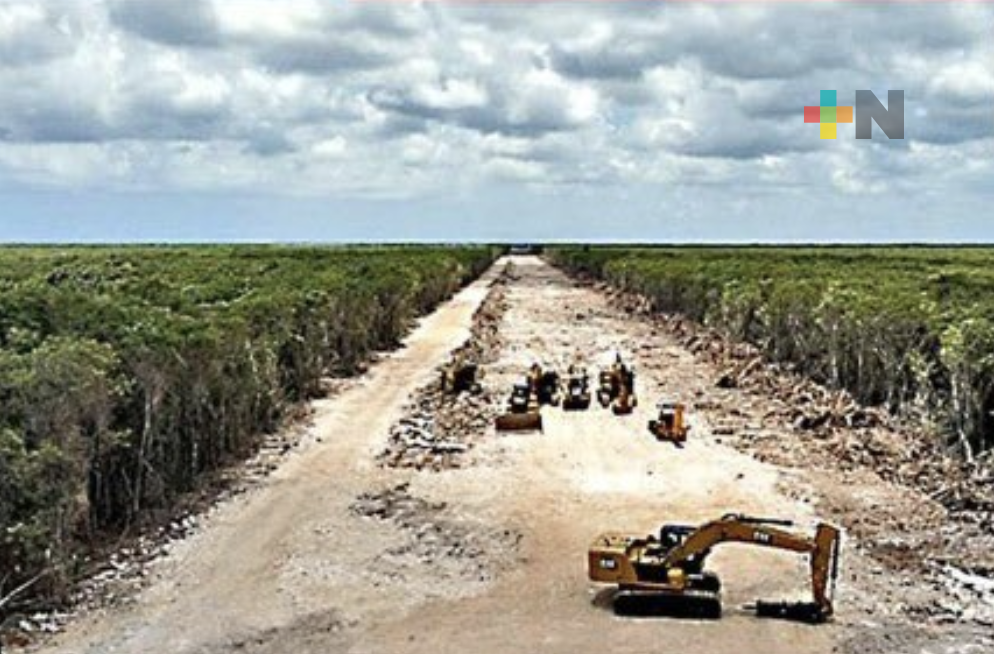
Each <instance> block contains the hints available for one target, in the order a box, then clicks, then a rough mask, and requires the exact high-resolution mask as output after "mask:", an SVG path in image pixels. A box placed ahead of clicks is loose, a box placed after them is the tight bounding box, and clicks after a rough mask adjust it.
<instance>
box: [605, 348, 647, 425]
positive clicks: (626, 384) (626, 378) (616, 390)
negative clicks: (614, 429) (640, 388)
mask: <svg viewBox="0 0 994 654" xmlns="http://www.w3.org/2000/svg"><path fill="white" fill-rule="evenodd" d="M597 401H598V402H600V404H601V406H602V407H604V408H605V409H606V408H607V407H609V406H610V407H611V411H613V412H614V414H615V415H627V414H629V413H631V412H632V410H633V409H634V408H635V407H636V406H638V397H637V396H636V395H635V371H634V370H633V369H632V368H631V367H629V366H627V365H625V363H624V361H622V360H621V355H620V354H619V355H617V357H616V358H615V361H614V364H612V366H611V367H610V368H607V369H605V370H602V371H601V373H600V375H599V377H598V389H597Z"/></svg>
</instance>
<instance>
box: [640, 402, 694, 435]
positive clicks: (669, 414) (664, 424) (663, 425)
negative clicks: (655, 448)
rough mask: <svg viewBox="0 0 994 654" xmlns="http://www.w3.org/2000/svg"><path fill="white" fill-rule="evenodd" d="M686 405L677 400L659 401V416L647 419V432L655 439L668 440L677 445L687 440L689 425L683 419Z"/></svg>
mask: <svg viewBox="0 0 994 654" xmlns="http://www.w3.org/2000/svg"><path fill="white" fill-rule="evenodd" d="M685 411H686V407H685V406H684V405H683V404H680V403H679V402H660V403H659V417H658V418H657V419H656V420H650V421H649V433H650V434H652V435H653V436H655V437H656V440H660V441H669V442H670V443H673V444H674V445H677V446H682V445H683V444H684V443H686V442H687V432H689V431H690V426H689V425H687V423H686V422H685V421H684V412H685Z"/></svg>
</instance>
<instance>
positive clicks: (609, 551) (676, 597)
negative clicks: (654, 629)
mask: <svg viewBox="0 0 994 654" xmlns="http://www.w3.org/2000/svg"><path fill="white" fill-rule="evenodd" d="M791 526H793V523H791V522H790V521H786V520H771V519H765V518H753V517H748V516H744V515H740V514H734V513H732V514H728V515H726V516H724V517H722V518H719V519H718V520H714V521H712V522H708V523H706V524H704V525H703V526H700V527H691V526H686V525H665V526H663V528H662V529H661V530H660V532H659V534H658V535H657V534H652V535H649V536H633V535H630V534H624V533H617V532H609V533H605V534H602V535H600V536H598V537H597V539H596V540H595V541H594V542H593V544H592V545H591V547H590V550H589V552H588V555H587V559H588V560H587V566H588V568H587V569H588V575H589V577H590V580H591V581H595V582H598V583H605V584H614V585H616V586H617V587H618V591H617V593H616V594H615V597H614V609H615V611H616V612H617V613H619V614H636V615H651V614H659V613H662V614H670V615H681V616H692V617H699V618H707V619H716V618H720V617H721V582H720V580H719V579H718V576H717V575H715V574H714V573H713V572H710V571H707V570H705V567H704V566H705V562H706V559H707V557H708V555H709V554H710V552H711V549H712V548H713V547H715V546H716V545H720V544H721V543H745V544H749V545H758V546H760V547H769V548H774V549H780V550H788V551H791V552H798V553H801V554H807V555H808V556H809V557H810V563H811V588H812V594H813V599H812V601H811V602H767V601H757V602H756V604H755V605H752V606H751V607H749V608H751V609H753V610H754V611H755V612H756V614H757V615H758V616H760V617H774V618H782V619H787V620H797V621H802V622H809V623H821V622H825V621H826V620H828V619H829V618H830V617H831V616H832V613H833V606H832V593H833V591H834V585H835V580H836V578H837V576H838V565H839V543H840V532H839V529H838V528H837V527H833V526H832V525H828V524H819V525H818V527H817V529H816V530H815V534H814V536H813V537H808V536H805V535H798V534H794V533H791V532H789V531H786V530H785V528H787V527H791Z"/></svg>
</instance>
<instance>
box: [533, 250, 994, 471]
mask: <svg viewBox="0 0 994 654" xmlns="http://www.w3.org/2000/svg"><path fill="white" fill-rule="evenodd" d="M549 256H550V257H551V258H552V259H553V261H555V262H556V263H557V264H559V265H561V266H562V267H564V268H566V269H568V270H570V271H573V272H576V273H583V274H587V275H592V276H594V277H597V278H600V279H604V280H606V281H608V282H610V283H611V284H613V285H615V286H617V287H619V288H621V289H624V290H627V291H632V292H635V293H639V294H642V295H644V296H645V297H646V298H648V299H649V300H650V301H651V302H652V305H653V307H654V309H655V310H657V311H660V312H671V313H678V314H682V315H685V316H687V317H689V318H691V319H693V320H695V321H697V322H699V323H701V324H704V325H707V326H710V327H713V328H715V329H717V330H719V331H720V332H722V333H724V334H725V335H726V336H728V337H730V338H733V339H738V340H742V341H748V342H750V343H753V344H755V345H757V346H758V347H760V348H761V349H762V351H763V352H764V353H765V354H766V355H767V356H768V357H769V358H770V359H771V360H774V361H777V362H782V363H786V364H789V365H790V366H791V367H792V369H794V370H796V371H798V372H800V373H802V374H805V375H807V376H809V377H811V378H813V379H815V380H816V381H818V382H820V383H823V384H826V385H828V386H831V387H836V388H844V389H846V390H848V391H849V392H851V393H852V394H853V395H854V396H855V397H856V398H857V399H858V400H859V401H861V402H863V403H864V404H868V405H877V406H884V407H886V408H888V409H889V410H890V411H892V412H893V413H895V414H901V415H904V416H905V417H907V418H908V419H910V420H915V421H919V422H920V423H922V424H923V425H924V426H926V427H927V428H929V429H931V430H933V431H935V432H936V433H938V434H940V435H942V436H943V437H944V438H946V439H947V441H948V446H949V447H950V448H951V449H953V450H955V451H956V452H958V453H959V454H961V455H962V456H963V457H965V458H967V459H973V458H974V457H975V456H976V455H977V454H979V453H981V452H984V451H986V450H989V449H991V448H992V447H994V294H992V291H994V249H987V248H954V247H947V248H938V247H918V248H915V247H848V248H845V247H807V248H804V247H795V248H791V247H738V248H736V247H727V248H710V247H686V248H672V247H658V248H649V247H643V248H623V247H594V248H591V247H562V248H556V249H554V250H553V251H552V252H550V253H549Z"/></svg>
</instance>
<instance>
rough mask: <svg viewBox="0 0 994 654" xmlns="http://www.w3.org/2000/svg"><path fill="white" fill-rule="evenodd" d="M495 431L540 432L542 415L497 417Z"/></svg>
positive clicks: (506, 414) (532, 413)
mask: <svg viewBox="0 0 994 654" xmlns="http://www.w3.org/2000/svg"><path fill="white" fill-rule="evenodd" d="M497 431H542V414H541V413H536V412H532V411H529V412H527V413H505V414H503V415H500V416H498V417H497Z"/></svg>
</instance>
